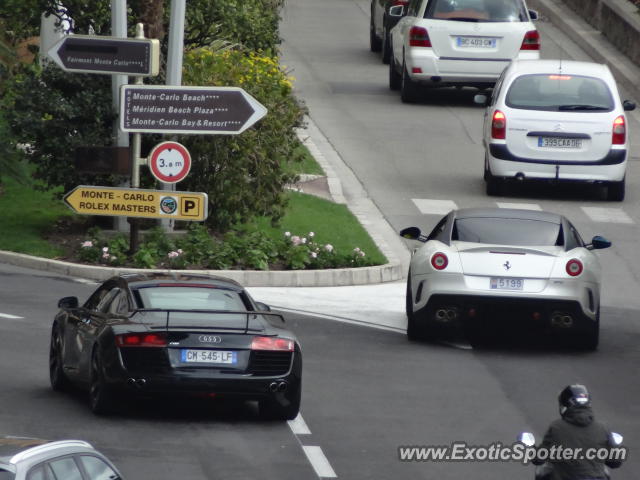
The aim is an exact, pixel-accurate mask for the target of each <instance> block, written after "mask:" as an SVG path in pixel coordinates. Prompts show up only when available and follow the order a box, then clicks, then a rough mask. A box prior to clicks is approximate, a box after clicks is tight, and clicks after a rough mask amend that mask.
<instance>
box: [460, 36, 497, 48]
mask: <svg viewBox="0 0 640 480" xmlns="http://www.w3.org/2000/svg"><path fill="white" fill-rule="evenodd" d="M457 44H458V46H459V47H473V48H495V47H496V39H495V38H489V37H458V38H457Z"/></svg>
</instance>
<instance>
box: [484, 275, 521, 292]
mask: <svg viewBox="0 0 640 480" xmlns="http://www.w3.org/2000/svg"><path fill="white" fill-rule="evenodd" d="M523 287H524V280H523V279H522V278H501V277H491V290H522V288H523Z"/></svg>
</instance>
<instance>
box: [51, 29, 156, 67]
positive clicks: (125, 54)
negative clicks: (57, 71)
mask: <svg viewBox="0 0 640 480" xmlns="http://www.w3.org/2000/svg"><path fill="white" fill-rule="evenodd" d="M48 55H49V57H51V59H53V61H54V62H56V63H57V64H58V66H59V67H60V68H62V69H63V70H64V71H66V72H76V73H102V74H107V75H115V74H121V75H135V76H139V77H143V76H155V75H157V74H158V71H159V69H160V42H159V41H158V40H155V39H148V38H143V39H137V38H115V37H103V36H96V35H68V36H66V37H62V38H61V39H60V40H59V41H58V42H56V43H55V45H53V46H52V47H51V48H50V49H49V51H48Z"/></svg>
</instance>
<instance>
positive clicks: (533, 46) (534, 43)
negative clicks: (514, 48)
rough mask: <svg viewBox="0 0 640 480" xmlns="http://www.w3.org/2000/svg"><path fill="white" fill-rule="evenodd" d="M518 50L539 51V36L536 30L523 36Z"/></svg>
mask: <svg viewBox="0 0 640 480" xmlns="http://www.w3.org/2000/svg"><path fill="white" fill-rule="evenodd" d="M520 50H540V34H539V33H538V31H537V30H529V31H528V32H527V33H525V34H524V39H523V40H522V46H521V47H520Z"/></svg>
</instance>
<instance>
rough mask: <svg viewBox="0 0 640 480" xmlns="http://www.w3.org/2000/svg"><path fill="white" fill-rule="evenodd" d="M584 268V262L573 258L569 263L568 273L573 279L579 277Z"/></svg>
mask: <svg viewBox="0 0 640 480" xmlns="http://www.w3.org/2000/svg"><path fill="white" fill-rule="evenodd" d="M582 270H584V267H583V266H582V262H581V261H580V260H578V259H577V258H572V259H571V260H569V261H568V262H567V273H568V274H569V275H571V276H572V277H577V276H578V275H580V274H581V273H582Z"/></svg>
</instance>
